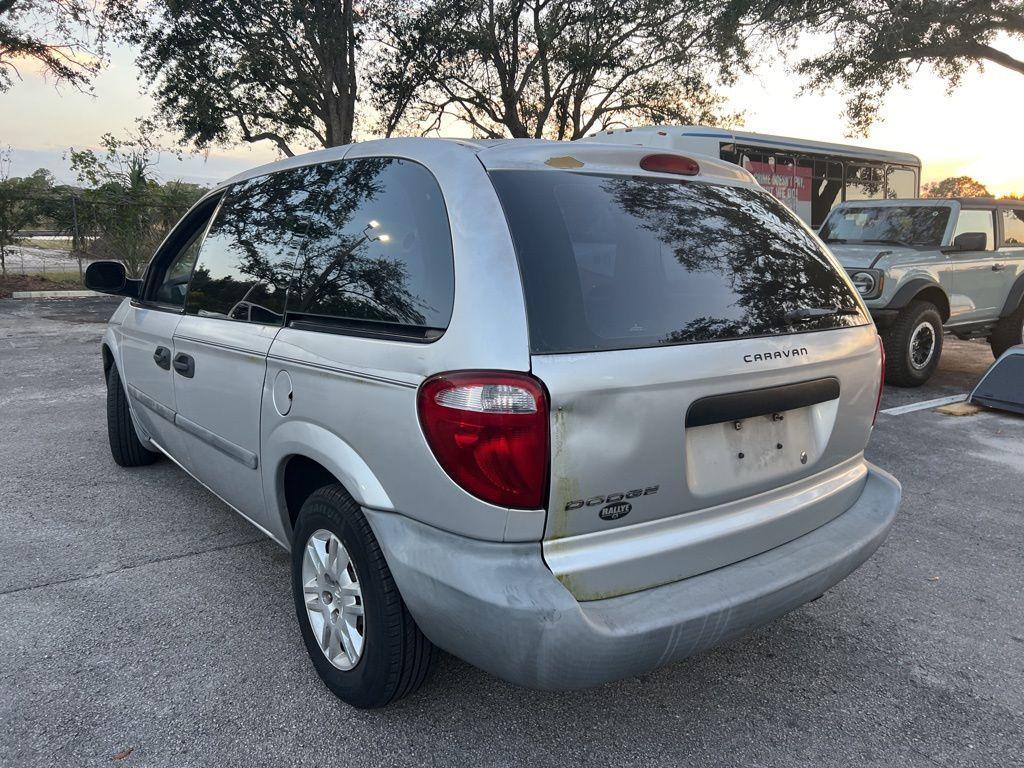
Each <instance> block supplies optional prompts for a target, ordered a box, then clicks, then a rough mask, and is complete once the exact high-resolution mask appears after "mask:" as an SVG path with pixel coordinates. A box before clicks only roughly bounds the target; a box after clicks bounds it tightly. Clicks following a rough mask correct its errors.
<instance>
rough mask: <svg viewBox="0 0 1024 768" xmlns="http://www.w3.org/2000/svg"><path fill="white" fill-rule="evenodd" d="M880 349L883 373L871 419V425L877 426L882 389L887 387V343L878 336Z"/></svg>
mask: <svg viewBox="0 0 1024 768" xmlns="http://www.w3.org/2000/svg"><path fill="white" fill-rule="evenodd" d="M878 351H879V352H881V353H882V373H881V375H880V377H879V382H878V398H877V399H876V400H875V417H874V418H873V419H871V426H875V422H876V421H878V409H879V408H881V407H882V390H883V389H885V344H883V343H882V337H881V336H879V337H878Z"/></svg>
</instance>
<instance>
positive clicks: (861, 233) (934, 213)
mask: <svg viewBox="0 0 1024 768" xmlns="http://www.w3.org/2000/svg"><path fill="white" fill-rule="evenodd" d="M948 222H949V207H948V206H944V205H919V206H913V205H908V206H902V205H886V206H878V207H877V208H874V207H866V206H864V207H862V206H857V207H855V208H847V209H846V210H844V211H842V212H841V213H837V214H834V215H833V216H831V217H829V219H828V221H826V222H825V224H824V225H823V226H822V228H821V232H820V234H821V237H822V239H824V240H826V241H829V240H839V241H843V242H848V243H857V242H872V241H873V242H879V243H895V244H905V245H931V246H935V245H938V244H939V243H940V242H941V241H942V236H943V234H945V232H946V225H947V223H948Z"/></svg>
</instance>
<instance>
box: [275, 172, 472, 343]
mask: <svg viewBox="0 0 1024 768" xmlns="http://www.w3.org/2000/svg"><path fill="white" fill-rule="evenodd" d="M320 194H321V196H322V201H321V204H320V210H319V212H318V213H317V215H316V216H314V217H312V219H311V221H310V223H309V226H308V229H307V230H306V238H305V242H304V243H303V246H302V250H301V252H300V254H299V258H298V260H297V261H296V265H295V279H294V281H293V283H292V287H291V294H290V295H289V297H288V314H289V317H292V316H293V315H294V316H295V317H297V318H298V317H301V318H303V319H304V320H307V321H309V320H313V321H332V320H333V321H338V322H343V323H346V324H351V323H353V322H355V323H359V324H365V323H386V324H388V325H392V326H397V327H398V329H402V328H405V329H423V330H426V331H427V333H426V337H427V338H434V337H436V336H437V335H439V331H442V330H444V329H445V328H447V327H448V322H449V320H450V319H451V315H452V307H453V303H454V293H455V266H454V261H453V257H452V240H451V229H450V226H449V223H448V212H447V210H446V208H445V204H444V199H443V198H442V196H441V189H440V188H439V187H438V185H437V182H436V181H435V180H434V177H433V175H432V174H431V173H430V171H428V170H427V169H426V168H424V167H423V166H422V165H420V164H418V163H414V162H411V161H409V160H401V159H397V158H385V157H376V158H362V159H358V160H346V161H344V162H342V163H338V164H337V166H336V170H335V172H334V174H333V175H332V176H331V178H330V180H329V181H328V182H327V184H326V185H325V186H324V188H323V190H322V191H321V193H320Z"/></svg>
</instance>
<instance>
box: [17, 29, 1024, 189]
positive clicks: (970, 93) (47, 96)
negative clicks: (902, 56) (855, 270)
mask: <svg viewBox="0 0 1024 768" xmlns="http://www.w3.org/2000/svg"><path fill="white" fill-rule="evenodd" d="M1000 47H1001V48H1002V49H1004V50H1006V51H1007V52H1009V53H1011V54H1013V55H1016V56H1018V57H1024V45H1021V44H1012V43H1002V44H1000ZM805 50H806V49H805ZM22 74H23V77H24V80H23V81H22V82H16V83H15V85H14V86H13V87H12V88H11V90H10V91H9V92H8V93H6V94H2V95H0V146H7V145H10V146H11V148H12V167H11V173H12V174H13V175H23V174H26V173H30V172H31V171H33V170H34V169H35V168H38V167H46V168H49V169H50V170H51V171H53V172H54V173H55V174H56V175H57V176H58V178H60V179H62V180H64V181H71V180H72V179H71V178H70V177H69V175H68V173H67V171H66V163H65V162H64V160H63V159H62V154H63V153H64V152H65V151H66V150H67V148H68V147H74V148H76V149H80V148H83V147H95V146H96V145H97V141H98V139H99V137H100V136H101V135H102V134H103V133H106V132H111V133H114V134H115V135H120V134H123V133H124V132H125V131H126V130H128V129H130V128H131V127H132V125H133V122H134V119H135V118H136V117H139V116H144V115H146V114H148V112H149V111H150V107H151V104H150V101H149V99H148V98H147V97H146V96H145V95H142V94H141V93H140V91H141V89H142V84H141V83H140V82H139V80H138V73H137V70H136V68H135V66H134V63H133V53H132V51H131V50H129V49H125V48H120V49H116V50H115V51H114V53H113V58H112V62H111V65H110V66H109V67H108V68H107V69H106V70H105V71H104V72H103V73H102V74H101V75H100V76H99V77H98V78H97V79H96V81H95V87H94V93H95V95H94V96H88V95H85V94H81V93H78V92H75V91H73V90H71V89H57V88H55V87H54V86H53V84H52V83H48V82H46V81H44V80H43V79H42V78H41V77H40V76H39V75H38V74H37V73H35V72H34V71H32V70H31V68H29V67H24V68H23V71H22ZM799 86H800V81H799V79H798V78H797V77H796V76H795V75H792V74H790V73H788V72H787V71H786V70H785V67H783V66H781V65H780V64H779V63H777V62H775V63H772V62H768V63H766V64H764V65H762V66H760V67H758V68H757V71H756V72H755V74H754V75H752V76H747V77H743V78H741V80H740V81H739V82H738V83H737V84H736V85H735V86H733V87H732V88H730V89H728V94H729V98H730V107H731V109H734V110H740V111H743V112H744V113H745V125H744V129H745V130H749V131H755V132H760V133H774V134H782V135H788V136H796V137H800V138H808V139H817V140H821V141H837V142H842V143H859V144H864V145H867V146H872V147H877V148H880V149H893V150H902V151H907V152H912V153H914V154H916V155H918V156H919V157H920V158H921V160H922V162H923V166H924V171H923V178H922V180H923V181H925V182H927V181H930V180H936V179H942V178H945V177H947V176H959V175H969V176H973V177H974V178H976V179H978V180H979V181H981V182H983V183H984V184H985V185H986V186H987V187H988V188H989V190H990V191H992V192H993V193H994V194H997V195H998V194H1007V193H1011V192H1018V193H1021V192H1024V159H1022V152H1021V135H1022V127H1024V99H1022V98H1021V94H1022V92H1024V77H1022V76H1021V75H1019V74H1015V73H1013V72H1010V71H1008V70H1006V69H1003V68H1001V67H998V66H996V65H993V64H990V65H989V66H988V67H986V69H985V71H984V72H979V71H974V72H972V73H971V74H970V75H969V76H968V77H967V78H965V80H964V82H963V83H962V85H961V86H960V87H959V88H958V89H957V90H956V91H954V92H953V93H952V94H947V93H946V86H945V83H944V82H942V81H941V80H940V79H938V78H937V77H935V76H934V75H933V74H932V73H931V72H929V71H928V70H927V69H923V70H922V71H920V72H919V73H918V74H917V76H916V77H915V78H914V80H913V82H912V83H911V86H910V87H909V88H908V89H896V90H894V91H892V92H891V93H890V94H889V96H888V99H887V101H886V105H885V109H884V110H883V112H882V117H883V120H882V121H881V122H879V123H878V124H876V125H875V126H874V128H873V129H872V131H871V134H870V136H868V137H867V138H865V139H857V140H849V139H847V138H846V137H845V123H844V121H843V119H842V117H841V115H840V113H841V110H842V99H841V98H840V97H839V96H838V95H837V94H826V95H824V96H821V95H814V94H809V95H803V96H800V95H798V91H799ZM458 134H459V135H468V131H458ZM366 138H369V137H366ZM276 158H277V153H276V151H275V150H274V149H273V148H272V147H271V145H270V144H268V143H264V144H261V145H257V146H255V147H238V148H232V149H218V150H215V151H211V152H210V154H209V157H208V158H203V157H200V156H192V157H189V158H187V159H186V160H185V162H180V163H179V162H177V161H175V160H173V159H172V158H163V159H162V162H161V164H160V174H161V176H162V177H163V178H164V179H173V178H184V179H186V180H191V181H198V182H202V183H206V184H210V183H213V182H215V181H218V180H220V179H223V178H225V177H226V176H229V175H231V174H233V173H236V172H237V171H240V170H243V169H245V168H247V167H251V166H253V165H258V164H260V163H264V162H268V161H270V160H273V159H276Z"/></svg>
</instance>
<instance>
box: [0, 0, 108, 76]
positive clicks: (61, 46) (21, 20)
mask: <svg viewBox="0 0 1024 768" xmlns="http://www.w3.org/2000/svg"><path fill="white" fill-rule="evenodd" d="M30 61H32V62H35V63H36V64H37V65H39V66H40V67H42V70H43V72H44V73H45V74H47V75H49V76H51V77H52V78H53V79H54V80H55V81H57V82H59V83H66V84H68V85H71V86H74V87H75V88H79V89H84V88H86V87H87V85H88V83H89V81H90V80H91V79H92V76H93V75H95V74H96V73H97V72H98V71H99V69H100V66H101V64H102V61H103V34H102V19H101V18H100V17H99V15H98V14H97V13H96V11H95V5H94V4H93V3H92V2H90V1H89V0H0V93H2V92H3V91H6V90H7V89H8V88H10V87H11V83H12V82H13V81H14V79H15V78H18V79H20V78H21V73H20V71H19V70H18V66H19V62H30Z"/></svg>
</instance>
